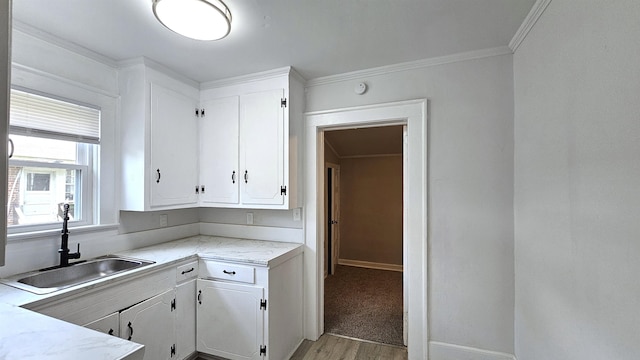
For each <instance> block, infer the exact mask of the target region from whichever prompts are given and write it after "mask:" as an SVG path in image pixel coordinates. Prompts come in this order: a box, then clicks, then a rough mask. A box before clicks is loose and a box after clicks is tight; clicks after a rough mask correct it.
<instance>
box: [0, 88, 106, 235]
mask: <svg viewBox="0 0 640 360" xmlns="http://www.w3.org/2000/svg"><path fill="white" fill-rule="evenodd" d="M10 90H11V91H13V90H18V91H22V92H29V93H32V94H35V95H39V96H43V97H48V98H50V99H54V100H58V101H65V102H68V103H71V104H75V105H81V106H86V107H90V108H93V109H97V110H99V111H100V112H101V114H102V109H101V107H100V106H97V105H93V104H88V103H86V102H83V101H78V100H73V99H68V98H66V97H62V96H58V95H55V94H49V93H46V92H42V91H39V90H33V89H29V88H25V87H23V86H17V85H12V86H11V89H10ZM100 126H101V127H102V124H101V125H100ZM8 135H9V137H10V136H11V135H15V136H28V135H25V134H22V133H12V132H11V130H10V129H9V134H8ZM31 137H34V138H43V139H46V138H50V137H47V136H38V134H33V135H31ZM75 143H76V151H77V154H76V158H77V159H78V163H76V164H71V163H53V162H45V161H34V160H17V159H16V160H14V159H8V160H9V161H8V166H20V167H23V168H30V169H37V168H41V169H42V168H45V169H46V168H48V169H65V170H80V171H81V174H82V175H81V181H80V184H79V185H80V186H81V189H80V194H81V196H80V197H81V199H80V201H79V202H75V201H74V204H75V205H76V206H79V207H80V214H81V215H80V218H81V219H80V220H71V221H69V227H70V228H73V227H84V226H97V225H99V216H96V214H95V213H96V211H97V210H98V209H99V203H98V201H97V200H98V199H99V198H100V196H99V192H100V186H99V184H98V182H97V181H96V179H97V178H98V177H99V171H100V159H99V155H100V146H101V145H100V144H91V143H85V142H79V141H76V142H75ZM76 186H78V184H76ZM74 200H75V199H74ZM61 226H62V223H61V222H51V223H39V224H23V225H12V226H7V235H20V234H29V233H38V232H42V231H47V230H57V229H59V228H60V227H61Z"/></svg>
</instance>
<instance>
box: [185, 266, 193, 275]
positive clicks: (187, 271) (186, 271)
mask: <svg viewBox="0 0 640 360" xmlns="http://www.w3.org/2000/svg"><path fill="white" fill-rule="evenodd" d="M193 270H195V268H191V269H189V270H184V271H183V272H182V275H184V274H188V273H190V272H192V271H193Z"/></svg>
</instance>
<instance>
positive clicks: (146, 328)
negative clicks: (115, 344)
mask: <svg viewBox="0 0 640 360" xmlns="http://www.w3.org/2000/svg"><path fill="white" fill-rule="evenodd" d="M174 299H175V290H169V291H167V292H165V293H163V294H160V295H158V296H155V297H152V298H151V299H149V300H145V301H143V302H141V303H139V304H137V305H134V306H132V307H130V308H128V309H126V310H123V311H122V312H120V337H121V338H123V339H127V340H131V341H133V342H136V343H138V344H142V345H144V346H145V350H144V360H163V359H171V357H172V353H171V352H172V347H173V348H174V349H175V338H176V329H175V316H174V313H173V311H172V309H171V303H172V302H173V301H174Z"/></svg>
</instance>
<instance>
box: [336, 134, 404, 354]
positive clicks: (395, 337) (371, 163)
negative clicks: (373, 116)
mask: <svg viewBox="0 0 640 360" xmlns="http://www.w3.org/2000/svg"><path fill="white" fill-rule="evenodd" d="M324 135H325V169H326V172H325V177H324V181H325V184H324V186H323V187H324V189H325V212H326V215H325V216H326V218H325V219H326V220H325V222H324V224H325V225H324V226H325V246H324V249H325V258H326V261H325V264H324V266H325V283H324V284H325V287H324V288H325V297H324V304H325V312H324V314H325V316H324V325H325V332H328V333H330V334H333V335H341V336H347V337H350V338H357V339H361V340H368V341H373V342H379V343H384V344H389V345H396V346H403V345H405V344H406V342H405V338H404V336H403V325H404V324H403V314H404V313H405V309H404V302H403V298H404V293H403V167H404V166H403V139H404V126H403V125H389V126H371V127H364V128H363V127H359V128H353V129H340V130H327V131H325V133H324ZM381 288H384V289H385V290H384V291H380V289H381Z"/></svg>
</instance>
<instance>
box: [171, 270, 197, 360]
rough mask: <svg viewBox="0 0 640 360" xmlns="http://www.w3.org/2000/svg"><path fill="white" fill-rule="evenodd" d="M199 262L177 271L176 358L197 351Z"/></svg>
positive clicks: (179, 358) (185, 356)
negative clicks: (197, 282)
mask: <svg viewBox="0 0 640 360" xmlns="http://www.w3.org/2000/svg"><path fill="white" fill-rule="evenodd" d="M197 268H198V262H197V261H194V262H191V263H188V264H185V265H183V266H179V267H178V269H177V272H176V277H177V281H178V286H177V287H176V359H178V360H183V359H185V358H187V357H189V356H190V355H191V354H193V353H194V352H195V351H196V280H195V278H196V276H197V275H198V270H197Z"/></svg>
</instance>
